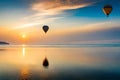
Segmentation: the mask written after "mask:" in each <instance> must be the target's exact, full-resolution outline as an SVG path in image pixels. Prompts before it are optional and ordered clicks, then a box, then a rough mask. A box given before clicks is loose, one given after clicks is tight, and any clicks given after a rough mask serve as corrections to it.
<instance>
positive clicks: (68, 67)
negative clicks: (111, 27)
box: [0, 44, 120, 80]
mask: <svg viewBox="0 0 120 80" xmlns="http://www.w3.org/2000/svg"><path fill="white" fill-rule="evenodd" d="M45 58H46V59H47V60H48V63H49V64H48V65H47V66H44V65H43V63H44V59H45ZM0 80H120V44H72V45H71V44H70V45H1V46H0Z"/></svg>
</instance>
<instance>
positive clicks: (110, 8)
mask: <svg viewBox="0 0 120 80" xmlns="http://www.w3.org/2000/svg"><path fill="white" fill-rule="evenodd" d="M103 12H104V13H105V15H106V16H107V17H108V16H109V14H110V13H111V12H112V6H111V5H108V4H107V5H105V6H104V7H103Z"/></svg>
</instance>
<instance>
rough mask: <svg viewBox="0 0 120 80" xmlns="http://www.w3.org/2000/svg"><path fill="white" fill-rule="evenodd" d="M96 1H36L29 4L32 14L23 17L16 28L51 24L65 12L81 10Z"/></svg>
mask: <svg viewBox="0 0 120 80" xmlns="http://www.w3.org/2000/svg"><path fill="white" fill-rule="evenodd" d="M97 1H98V0H36V1H35V2H32V3H31V7H30V9H31V10H32V11H33V12H34V14H32V15H29V16H27V17H24V19H23V20H22V21H20V22H21V23H19V24H20V25H19V26H18V27H19V28H24V27H32V26H37V25H40V24H45V23H48V22H52V21H54V20H57V19H60V18H62V17H64V16H63V15H61V14H64V11H65V10H71V9H78V8H83V7H86V6H89V5H92V4H93V3H96V2H97ZM60 15H61V16H62V17H61V16H60ZM18 27H17V28H18ZM19 28H18V29H19Z"/></svg>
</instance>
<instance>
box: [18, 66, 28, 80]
mask: <svg viewBox="0 0 120 80" xmlns="http://www.w3.org/2000/svg"><path fill="white" fill-rule="evenodd" d="M20 80H30V72H29V69H28V67H26V66H24V67H23V68H22V69H21V77H20Z"/></svg>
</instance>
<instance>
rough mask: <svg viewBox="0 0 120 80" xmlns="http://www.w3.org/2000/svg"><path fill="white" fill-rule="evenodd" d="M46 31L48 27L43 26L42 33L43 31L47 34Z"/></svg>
mask: <svg viewBox="0 0 120 80" xmlns="http://www.w3.org/2000/svg"><path fill="white" fill-rule="evenodd" d="M48 30H49V27H48V26H47V25H44V26H43V31H44V32H45V33H47V31H48Z"/></svg>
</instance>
